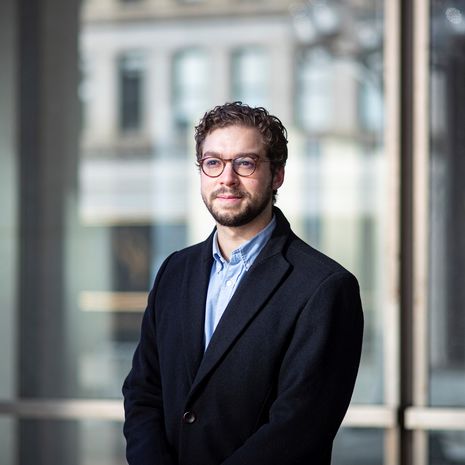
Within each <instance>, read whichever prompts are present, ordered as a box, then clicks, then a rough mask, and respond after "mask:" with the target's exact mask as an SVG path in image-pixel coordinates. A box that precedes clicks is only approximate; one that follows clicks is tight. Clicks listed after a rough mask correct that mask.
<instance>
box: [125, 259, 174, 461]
mask: <svg viewBox="0 0 465 465" xmlns="http://www.w3.org/2000/svg"><path fill="white" fill-rule="evenodd" d="M168 260H169V257H168V259H166V260H165V262H164V264H163V265H162V267H161V268H160V270H159V272H158V275H157V278H156V280H155V284H154V286H153V288H152V291H151V292H150V294H149V299H148V305H147V308H146V310H145V313H144V317H143V320H142V327H141V336H140V340H139V344H138V346H137V348H136V351H135V353H134V357H133V361H132V368H131V371H130V372H129V375H128V376H127V378H126V380H125V381H124V384H123V395H124V410H125V422H124V428H123V431H124V435H125V437H126V458H127V461H128V464H129V465H176V461H175V459H174V457H173V455H172V451H171V450H170V447H169V444H168V441H167V438H166V432H165V426H164V424H165V423H164V414H163V401H162V399H163V396H162V388H161V381H160V368H159V362H158V351H157V341H156V331H155V295H156V292H157V287H158V284H159V281H160V277H161V275H162V274H163V271H164V269H165V268H166V264H167V263H168Z"/></svg>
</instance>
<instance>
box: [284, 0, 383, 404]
mask: <svg viewBox="0 0 465 465" xmlns="http://www.w3.org/2000/svg"><path fill="white" fill-rule="evenodd" d="M294 13H295V18H294V19H295V20H296V21H297V24H298V27H297V26H296V34H297V38H298V39H299V47H298V51H297V56H296V69H295V82H296V94H295V98H294V115H295V122H296V126H297V127H296V130H297V132H296V133H294V134H292V136H293V137H296V135H297V137H298V138H299V150H298V151H297V150H296V151H295V152H294V153H291V156H290V159H289V164H288V173H289V172H292V169H293V164H294V163H295V166H296V167H295V173H293V174H294V176H295V179H292V181H291V182H297V185H298V186H299V188H298V190H292V198H289V200H288V205H285V206H284V210H285V211H286V207H288V208H293V209H294V210H296V213H297V218H299V217H300V221H301V231H302V234H303V235H304V237H306V239H307V240H308V241H309V242H310V243H311V244H314V245H315V246H316V247H318V248H320V249H321V250H323V251H324V252H326V253H328V254H329V255H330V256H333V257H335V258H337V259H338V260H340V261H341V262H342V263H343V264H344V265H346V266H347V267H348V268H349V269H351V270H353V271H354V273H355V274H356V276H357V277H358V278H359V281H360V284H361V289H362V299H363V304H364V310H365V323H366V326H365V340H364V352H363V355H362V364H361V368H360V374H359V378H358V381H357V386H356V390H355V394H354V398H353V401H354V402H356V403H376V402H382V400H383V395H384V394H383V376H382V373H383V355H382V353H383V345H382V344H383V337H382V331H383V323H382V322H383V313H384V311H385V310H386V309H385V302H386V301H387V299H386V294H385V292H386V287H385V279H386V276H385V269H386V262H385V259H386V257H385V254H384V253H383V249H385V246H386V241H387V237H386V235H385V221H386V214H387V210H386V184H385V182H384V179H385V169H386V159H385V155H384V151H383V150H384V146H383V124H382V123H383V112H384V90H383V89H384V86H383V82H384V80H383V69H382V63H383V41H382V37H383V32H382V31H383V25H382V3H381V2H377V3H376V4H373V3H372V4H371V5H370V7H368V5H366V7H365V8H361V9H356V8H352V7H350V6H348V5H347V4H337V3H336V2H327V3H326V2H325V3H321V4H320V3H314V4H311V5H308V7H306V8H303V9H298V11H294ZM303 25H306V26H305V27H306V30H307V32H308V31H310V30H311V31H312V34H311V35H310V34H303V33H302V27H303ZM336 32H337V34H336ZM335 34H336V35H335ZM291 142H292V141H291ZM288 178H289V176H288ZM285 196H286V192H283V195H282V198H283V200H285V201H286V200H287V197H286V199H285ZM296 198H298V199H302V200H300V204H299V205H295V199H296ZM342 231H344V233H343V234H341V232H342Z"/></svg>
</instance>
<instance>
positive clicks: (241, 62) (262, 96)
mask: <svg viewBox="0 0 465 465" xmlns="http://www.w3.org/2000/svg"><path fill="white" fill-rule="evenodd" d="M231 61H232V97H233V100H240V101H241V102H244V103H247V104H249V105H251V106H267V104H268V102H269V77H270V69H269V60H268V54H267V51H266V49H264V48H263V47H253V46H251V47H244V48H241V49H238V50H236V51H235V52H234V53H233V55H232V60H231Z"/></svg>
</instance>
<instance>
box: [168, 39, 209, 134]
mask: <svg viewBox="0 0 465 465" xmlns="http://www.w3.org/2000/svg"><path fill="white" fill-rule="evenodd" d="M208 68H209V63H208V55H207V54H206V52H205V51H204V50H202V49H198V48H192V49H187V50H183V51H181V52H178V53H177V54H176V55H175V56H174V61H173V95H172V100H173V109H174V119H175V125H176V126H177V127H185V126H187V125H189V124H191V123H192V122H194V121H197V120H198V119H199V118H200V117H201V116H202V114H203V112H204V111H205V109H206V108H207V107H208V93H209V90H210V85H209V78H208V77H209V75H210V74H209V72H208Z"/></svg>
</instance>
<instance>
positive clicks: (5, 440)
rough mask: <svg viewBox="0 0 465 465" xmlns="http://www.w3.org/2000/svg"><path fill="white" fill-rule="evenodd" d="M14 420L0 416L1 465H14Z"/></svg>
mask: <svg viewBox="0 0 465 465" xmlns="http://www.w3.org/2000/svg"><path fill="white" fill-rule="evenodd" d="M16 427H17V422H16V420H14V419H12V418H8V417H3V416H0V450H1V451H2V465H16V463H17V462H16V460H15V452H16V449H17V444H16Z"/></svg>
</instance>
